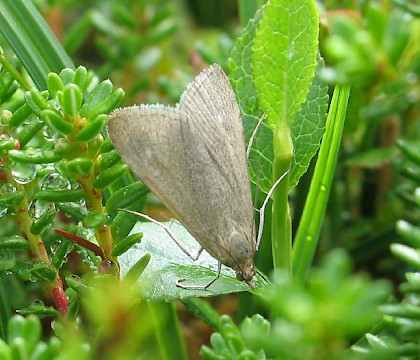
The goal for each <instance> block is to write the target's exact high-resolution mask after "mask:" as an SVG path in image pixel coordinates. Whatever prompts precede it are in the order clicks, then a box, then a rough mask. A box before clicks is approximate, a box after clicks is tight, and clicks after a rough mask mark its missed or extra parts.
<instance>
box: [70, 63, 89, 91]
mask: <svg viewBox="0 0 420 360" xmlns="http://www.w3.org/2000/svg"><path fill="white" fill-rule="evenodd" d="M87 79H88V71H87V69H86V68H85V67H84V66H79V67H78V68H77V69H76V71H75V72H74V80H73V82H74V83H75V84H76V85H77V86H78V87H79V89H80V90H82V92H83V91H84V89H85V86H86V82H87Z"/></svg>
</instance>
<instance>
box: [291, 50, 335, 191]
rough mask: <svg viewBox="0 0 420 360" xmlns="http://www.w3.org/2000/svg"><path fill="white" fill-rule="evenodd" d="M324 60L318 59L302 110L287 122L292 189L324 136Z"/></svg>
mask: <svg viewBox="0 0 420 360" xmlns="http://www.w3.org/2000/svg"><path fill="white" fill-rule="evenodd" d="M323 69H324V61H323V59H322V58H319V59H318V67H317V69H316V74H315V77H314V79H313V81H312V84H311V86H310V88H309V93H308V96H307V98H306V101H305V103H304V104H303V107H302V109H301V111H300V112H299V113H298V114H297V116H296V117H295V118H294V119H293V121H292V123H291V124H290V129H291V135H292V139H293V144H294V148H295V153H294V156H293V161H292V168H291V169H292V170H291V172H290V176H289V189H290V190H291V189H293V188H294V187H295V186H296V185H297V184H298V182H299V179H300V178H301V177H302V175H303V174H304V173H305V172H306V170H307V169H308V167H309V164H310V162H311V160H312V158H313V157H314V156H315V154H316V153H317V151H318V149H319V147H320V145H321V139H322V136H323V135H324V131H325V125H326V121H327V109H328V86H327V85H326V84H325V83H323V82H322V81H321V78H320V72H321V71H322V70H323Z"/></svg>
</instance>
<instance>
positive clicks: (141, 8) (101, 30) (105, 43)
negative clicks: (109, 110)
mask: <svg viewBox="0 0 420 360" xmlns="http://www.w3.org/2000/svg"><path fill="white" fill-rule="evenodd" d="M91 5H92V6H91V7H90V9H89V11H86V12H84V13H83V15H81V16H77V17H75V19H76V20H75V21H73V22H72V23H71V26H70V27H69V28H68V31H66V32H65V34H64V39H63V40H64V48H65V49H66V51H67V52H68V54H70V55H71V56H74V57H78V56H79V55H80V54H83V51H81V50H83V48H84V47H86V46H89V47H91V48H93V51H95V53H97V54H98V56H100V57H101V59H102V61H100V64H102V65H99V66H98V62H97V61H95V62H94V63H93V64H92V58H91V57H85V58H82V59H80V62H81V63H83V64H87V65H92V66H96V67H97V73H98V74H100V76H101V77H103V78H106V77H108V76H110V74H111V72H112V76H113V78H120V79H125V80H123V81H124V82H125V85H126V86H125V90H126V92H127V95H128V97H129V98H131V97H134V95H136V94H137V93H139V92H141V91H148V92H150V89H151V87H152V86H153V83H154V78H153V76H152V73H153V71H152V70H154V69H155V68H156V67H157V66H158V65H159V63H162V62H164V61H165V55H166V56H168V57H169V56H171V54H165V49H164V47H162V46H160V45H161V44H162V43H163V42H164V41H165V40H167V39H169V38H170V37H171V36H173V35H174V34H175V33H176V32H177V30H178V28H179V26H180V22H179V19H178V14H177V7H176V6H175V5H174V4H173V3H170V2H167V1H164V0H154V1H137V2H132V1H130V2H126V1H123V2H109V3H108V2H107V3H101V4H100V5H99V4H97V5H96V6H95V4H91ZM74 10H75V9H73V6H72V5H71V4H70V6H69V7H68V11H69V12H70V13H71V12H72V11H74ZM130 73H131V75H128V74H130ZM133 74H135V76H132V75H133ZM127 75H128V76H127Z"/></svg>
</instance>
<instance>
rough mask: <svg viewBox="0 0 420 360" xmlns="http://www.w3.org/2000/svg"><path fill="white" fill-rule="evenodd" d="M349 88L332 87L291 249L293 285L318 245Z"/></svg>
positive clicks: (300, 279) (306, 269)
mask: <svg viewBox="0 0 420 360" xmlns="http://www.w3.org/2000/svg"><path fill="white" fill-rule="evenodd" d="M349 96H350V87H347V86H342V87H336V88H335V90H334V94H333V98H332V101H331V106H330V110H329V113H328V118H327V125H326V131H325V134H324V137H323V139H322V143H321V148H320V150H319V156H318V161H317V163H316V166H315V171H314V176H313V179H312V182H311V186H310V189H309V193H308V198H307V200H306V204H305V207H304V209H303V213H302V217H301V220H300V223H299V228H298V231H297V233H296V237H295V242H294V248H293V269H294V276H295V279H296V281H297V282H300V283H303V282H304V281H305V278H306V276H307V274H308V272H309V269H310V266H311V264H312V261H313V258H314V255H315V251H316V249H317V246H318V242H319V235H320V232H321V228H322V224H323V220H324V216H325V210H326V207H327V202H328V197H329V194H330V190H331V184H332V181H333V178H334V171H335V166H336V163H337V158H338V152H339V149H340V144H341V137H342V133H343V127H344V120H345V116H346V111H347V103H348V99H349Z"/></svg>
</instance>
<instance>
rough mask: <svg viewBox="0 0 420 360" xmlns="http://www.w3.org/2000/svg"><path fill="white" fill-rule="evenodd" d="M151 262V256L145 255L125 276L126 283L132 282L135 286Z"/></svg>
mask: <svg viewBox="0 0 420 360" xmlns="http://www.w3.org/2000/svg"><path fill="white" fill-rule="evenodd" d="M149 262H150V254H144V255H143V256H142V257H141V258H140V259H139V260H138V261H137V262H136V263H135V264H134V265H133V266H132V267H131V268H130V270H128V272H127V274H125V277H124V282H127V281H128V282H130V283H132V284H134V283H135V282H137V280H138V279H139V277H140V276H141V274H143V272H144V270H145V269H146V266H147V264H148V263H149Z"/></svg>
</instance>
